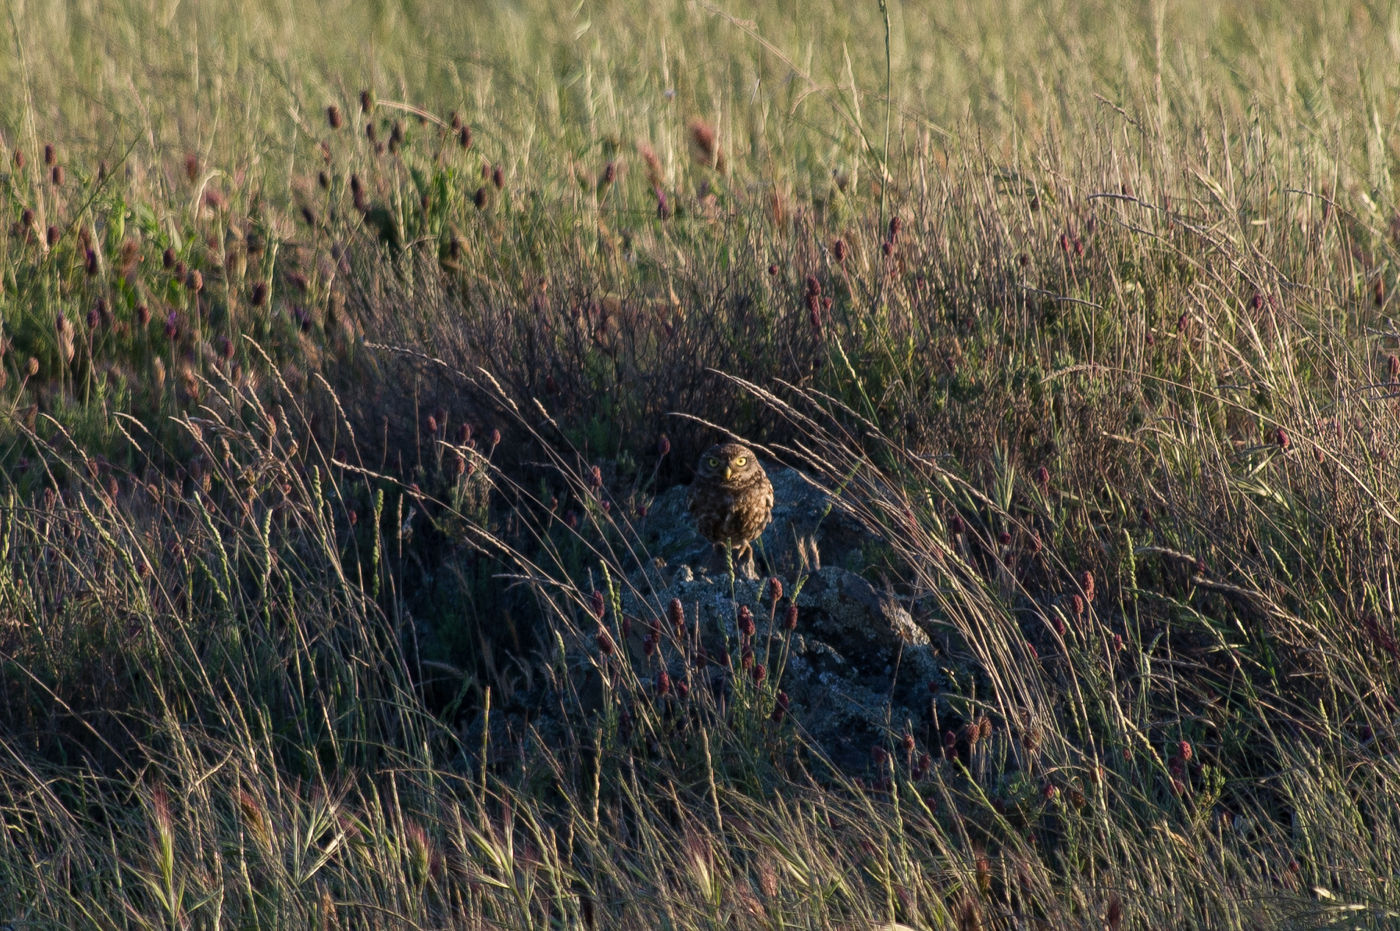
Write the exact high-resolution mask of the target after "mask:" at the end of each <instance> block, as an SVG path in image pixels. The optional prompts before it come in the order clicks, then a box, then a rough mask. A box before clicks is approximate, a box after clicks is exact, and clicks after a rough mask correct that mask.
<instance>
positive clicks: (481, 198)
mask: <svg viewBox="0 0 1400 931" xmlns="http://www.w3.org/2000/svg"><path fill="white" fill-rule="evenodd" d="M472 203H474V204H476V209H477V210H485V209H486V185H484V184H483V185H482V186H481V187H479V188H477V189H476V194H474V195H473V196H472Z"/></svg>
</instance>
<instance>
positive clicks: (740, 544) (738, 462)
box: [686, 443, 773, 571]
mask: <svg viewBox="0 0 1400 931" xmlns="http://www.w3.org/2000/svg"><path fill="white" fill-rule="evenodd" d="M686 504H687V505H688V506H689V508H690V516H691V517H693V518H695V526H696V528H697V529H698V530H699V531H700V535H701V536H702V537H704V538H705V539H706V540H709V541H710V542H711V543H713V544H714V545H715V554H716V555H717V556H718V557H719V560H720V561H721V564H723V561H724V557H725V556H726V555H727V554H728V551H729V550H731V549H732V550H734V551H735V552H734V562H733V565H735V566H738V565H741V564H744V563H747V565H748V567H749V570H750V571H752V566H753V547H751V546H750V545H749V542H750V541H751V540H755V539H757V538H758V535H759V534H761V533H763V528H764V527H767V526H768V520H769V518H770V517H771V516H772V514H773V486H772V485H771V484H770V483H769V481H768V476H767V475H766V474H765V473H764V471H763V466H761V465H759V464H758V458H757V457H756V456H755V455H754V454H753V452H752V451H751V450H749V449H748V448H747V447H745V446H741V445H739V444H738V443H719V444H717V445H715V446H711V447H710V448H709V449H707V450H706V451H705V454H704V455H703V456H701V457H700V465H699V466H698V467H697V468H696V470H695V481H694V482H693V483H692V484H691V486H690V495H689V496H688V498H687V499H686Z"/></svg>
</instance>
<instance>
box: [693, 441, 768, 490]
mask: <svg viewBox="0 0 1400 931" xmlns="http://www.w3.org/2000/svg"><path fill="white" fill-rule="evenodd" d="M762 471H763V467H762V466H760V465H759V464H758V457H757V456H755V455H754V454H753V451H752V450H750V449H749V448H748V447H747V446H742V445H740V444H739V443H717V444H715V445H714V446H711V447H710V448H709V449H707V450H705V453H704V455H702V456H701V457H700V465H699V466H697V467H696V469H695V474H696V475H697V476H699V477H701V478H705V479H712V480H714V481H720V482H736V483H742V482H743V481H744V480H745V479H746V478H748V477H749V476H751V475H753V474H755V473H758V472H762Z"/></svg>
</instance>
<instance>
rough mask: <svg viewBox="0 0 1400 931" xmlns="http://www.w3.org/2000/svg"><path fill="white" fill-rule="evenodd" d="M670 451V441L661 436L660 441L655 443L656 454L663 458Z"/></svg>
mask: <svg viewBox="0 0 1400 931" xmlns="http://www.w3.org/2000/svg"><path fill="white" fill-rule="evenodd" d="M670 451H671V440H670V438H668V437H667V436H666V434H664V433H663V434H661V439H659V440H657V441H656V454H657V455H658V456H662V457H664V456H665V455H666V454H667V453H669V452H670Z"/></svg>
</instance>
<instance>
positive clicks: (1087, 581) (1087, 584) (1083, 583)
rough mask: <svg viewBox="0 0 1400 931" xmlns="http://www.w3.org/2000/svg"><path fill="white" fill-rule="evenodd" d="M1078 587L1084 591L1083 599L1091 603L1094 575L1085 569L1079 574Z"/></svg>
mask: <svg viewBox="0 0 1400 931" xmlns="http://www.w3.org/2000/svg"><path fill="white" fill-rule="evenodd" d="M1079 587H1080V588H1082V589H1083V590H1084V597H1085V598H1086V599H1087V600H1089V601H1093V600H1094V573H1092V572H1090V571H1089V570H1088V569H1085V570H1084V571H1083V572H1081V573H1079Z"/></svg>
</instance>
